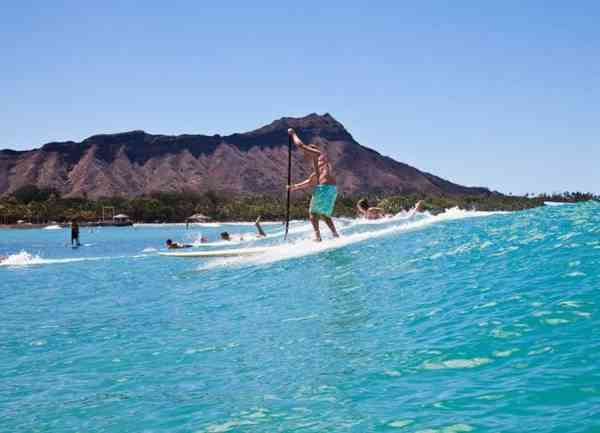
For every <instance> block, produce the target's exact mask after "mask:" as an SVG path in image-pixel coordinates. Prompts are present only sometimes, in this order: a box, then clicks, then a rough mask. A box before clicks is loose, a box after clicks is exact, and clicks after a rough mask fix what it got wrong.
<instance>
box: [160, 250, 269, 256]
mask: <svg viewBox="0 0 600 433" xmlns="http://www.w3.org/2000/svg"><path fill="white" fill-rule="evenodd" d="M265 251H267V248H239V249H230V250H217V251H174V252H168V253H158V254H159V255H161V256H166V257H237V256H250V255H253V254H260V253H264V252H265Z"/></svg>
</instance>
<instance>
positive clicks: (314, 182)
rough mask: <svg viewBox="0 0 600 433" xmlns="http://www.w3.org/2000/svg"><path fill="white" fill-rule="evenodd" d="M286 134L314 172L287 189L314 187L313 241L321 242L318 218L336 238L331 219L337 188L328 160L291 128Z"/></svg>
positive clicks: (316, 145)
mask: <svg viewBox="0 0 600 433" xmlns="http://www.w3.org/2000/svg"><path fill="white" fill-rule="evenodd" d="M288 134H289V135H290V137H291V138H292V141H293V142H294V144H295V145H296V146H298V147H299V148H300V149H302V151H303V152H304V154H305V155H306V156H307V157H308V158H309V159H310V160H311V161H312V163H313V168H314V172H313V173H312V174H311V175H310V176H309V177H308V179H306V180H305V181H303V182H300V183H297V184H295V185H288V189H289V190H290V191H298V190H301V189H304V188H308V187H311V186H314V189H313V194H312V198H311V200H310V210H309V216H310V222H311V224H312V226H313V229H314V230H315V240H316V241H318V242H321V230H320V228H319V219H320V218H321V219H323V221H325V224H327V227H329V229H330V230H331V233H332V234H333V236H334V237H336V238H337V237H339V235H338V232H337V230H336V229H335V225H334V224H333V220H332V219H331V214H332V213H333V208H334V206H335V199H336V198H337V187H336V180H335V176H334V175H333V169H332V167H331V163H330V162H329V158H327V154H326V153H325V152H324V151H323V150H322V149H321V148H320V146H319V145H318V144H308V145H307V144H304V143H303V142H302V140H300V138H299V137H298V135H296V132H295V131H294V130H293V129H292V128H290V129H288Z"/></svg>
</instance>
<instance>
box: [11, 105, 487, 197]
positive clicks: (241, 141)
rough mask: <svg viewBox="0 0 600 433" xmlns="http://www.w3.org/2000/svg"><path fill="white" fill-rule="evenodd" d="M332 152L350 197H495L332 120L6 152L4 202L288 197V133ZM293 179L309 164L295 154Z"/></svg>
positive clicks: (112, 137)
mask: <svg viewBox="0 0 600 433" xmlns="http://www.w3.org/2000/svg"><path fill="white" fill-rule="evenodd" d="M289 127H292V128H294V129H296V131H297V132H298V134H299V135H300V137H301V138H302V139H303V140H304V141H305V142H313V141H318V142H319V143H320V144H321V145H322V146H323V147H324V149H326V151H327V152H328V154H329V156H330V159H331V161H332V163H333V165H334V169H335V174H336V176H337V179H338V187H339V189H340V190H341V192H342V193H343V194H346V195H356V194H365V193H374V192H377V193H386V194H395V193H405V194H406V193H414V192H420V193H427V194H447V195H465V194H478V195H479V194H489V190H487V189H485V188H469V187H464V186H461V185H457V184H454V183H451V182H448V181H446V180H444V179H441V178H439V177H436V176H433V175H431V174H428V173H424V172H421V171H419V170H417V169H416V168H414V167H411V166H409V165H406V164H403V163H400V162H397V161H394V160H393V159H391V158H388V157H385V156H382V155H380V154H379V153H378V152H376V151H374V150H372V149H369V148H367V147H364V146H361V145H360V144H359V143H357V142H356V141H355V140H354V139H353V138H352V136H351V135H350V133H349V132H348V131H347V130H346V129H345V128H344V127H343V126H342V124H341V123H339V122H338V121H337V120H335V119H334V118H333V117H332V116H331V115H329V114H325V115H323V116H319V115H317V114H310V115H308V116H306V117H302V118H288V117H286V118H282V119H279V120H276V121H274V122H273V123H271V124H270V125H267V126H264V127H262V128H259V129H257V130H255V131H252V132H247V133H243V134H232V135H228V136H219V135H214V136H206V135H187V134H186V135H178V136H166V135H152V134H147V133H145V132H143V131H132V132H125V133H121V134H107V135H94V136H92V137H89V138H87V139H85V140H83V141H82V142H80V143H76V142H72V141H68V142H60V143H48V144H46V145H44V146H42V147H41V148H40V149H36V150H31V151H22V152H18V151H13V150H3V151H0V195H1V194H7V193H11V192H13V191H15V190H16V189H18V188H20V187H22V186H24V185H37V186H38V187H40V188H42V187H51V188H54V189H56V190H58V191H60V193H61V194H62V195H65V196H84V195H87V196H88V197H90V198H94V197H109V196H126V197H132V196H137V195H143V194H149V193H152V192H155V191H197V192H205V191H209V190H213V191H228V192H234V193H267V194H281V192H282V191H283V190H284V188H285V182H286V179H287V141H288V139H287V128H289ZM292 164H293V172H292V175H293V179H294V180H295V181H299V180H302V179H304V178H305V177H307V176H308V175H309V171H310V168H311V166H310V164H308V162H307V161H306V160H305V159H304V158H303V156H302V154H301V153H300V152H299V151H298V150H294V152H293V162H292Z"/></svg>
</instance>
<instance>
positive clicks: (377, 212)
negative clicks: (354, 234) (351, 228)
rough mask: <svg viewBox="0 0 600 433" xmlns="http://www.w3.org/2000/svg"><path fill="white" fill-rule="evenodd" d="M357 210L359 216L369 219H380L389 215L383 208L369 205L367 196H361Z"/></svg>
mask: <svg viewBox="0 0 600 433" xmlns="http://www.w3.org/2000/svg"><path fill="white" fill-rule="evenodd" d="M356 210H357V211H358V216H359V217H361V218H366V219H368V220H378V219H380V218H383V217H385V216H387V215H386V214H385V211H384V210H383V209H382V208H380V207H375V206H369V202H368V201H367V199H366V198H361V199H360V200H359V201H358V203H356Z"/></svg>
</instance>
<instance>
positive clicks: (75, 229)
mask: <svg viewBox="0 0 600 433" xmlns="http://www.w3.org/2000/svg"><path fill="white" fill-rule="evenodd" d="M73 244H75V246H76V247H78V246H80V245H81V244H80V243H79V224H77V220H73V221H71V246H73Z"/></svg>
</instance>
